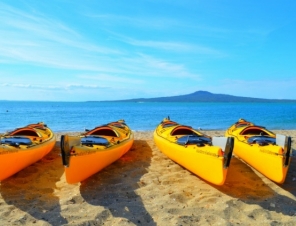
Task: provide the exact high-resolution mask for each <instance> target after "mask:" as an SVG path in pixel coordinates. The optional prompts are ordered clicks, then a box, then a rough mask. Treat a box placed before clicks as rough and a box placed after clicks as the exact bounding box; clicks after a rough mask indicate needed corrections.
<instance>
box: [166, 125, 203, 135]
mask: <svg viewBox="0 0 296 226" xmlns="http://www.w3.org/2000/svg"><path fill="white" fill-rule="evenodd" d="M177 135H195V136H198V134H196V133H195V132H194V131H193V130H192V129H191V128H190V127H187V126H178V127H176V128H175V129H173V131H172V132H171V136H177Z"/></svg>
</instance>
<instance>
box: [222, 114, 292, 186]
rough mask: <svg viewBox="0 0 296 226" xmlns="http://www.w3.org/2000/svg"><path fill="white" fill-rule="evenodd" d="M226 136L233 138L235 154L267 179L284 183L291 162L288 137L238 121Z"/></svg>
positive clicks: (289, 139) (241, 120) (244, 121)
mask: <svg viewBox="0 0 296 226" xmlns="http://www.w3.org/2000/svg"><path fill="white" fill-rule="evenodd" d="M225 136H228V137H234V139H235V145H234V150H233V152H234V154H235V155H236V156H237V157H239V158H240V159H242V160H243V161H245V162H246V163H248V164H249V165H250V166H252V167H253V168H255V169H256V170H257V171H259V172H260V173H262V174H263V175H264V176H266V177H267V178H269V179H270V180H272V181H274V182H277V183H284V181H285V179H286V175H287V172H288V169H289V165H290V161H291V137H287V136H284V135H280V134H274V133H273V132H271V131H270V130H268V129H266V128H265V127H262V126H257V125H255V124H254V123H252V122H248V121H246V120H244V119H240V120H239V121H238V122H236V123H235V124H233V125H232V126H230V127H229V129H228V130H227V131H226V132H225Z"/></svg>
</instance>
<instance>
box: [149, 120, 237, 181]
mask: <svg viewBox="0 0 296 226" xmlns="http://www.w3.org/2000/svg"><path fill="white" fill-rule="evenodd" d="M178 128H180V129H182V125H179V124H176V125H174V126H171V127H165V128H164V126H163V124H162V123H161V124H159V125H158V127H157V128H156V130H155V131H154V134H153V137H154V141H155V144H156V145H157V147H158V148H159V150H160V151H161V152H162V153H164V154H165V155H166V156H167V157H169V158H170V159H171V160H173V161H174V162H176V163H178V164H180V165H181V166H183V167H185V168H186V169H187V170H189V171H191V172H192V173H194V174H196V175H197V176H199V177H201V178H202V179H204V180H206V181H208V182H210V183H213V184H216V185H223V184H224V182H225V179H226V176H227V171H228V166H229V162H230V158H231V154H232V148H231V147H230V149H229V150H227V154H228V157H227V156H225V155H223V149H224V147H220V146H215V145H214V144H213V145H204V146H197V145H180V144H178V143H176V139H178V138H179V137H182V136H183V135H184V134H182V133H186V130H184V128H185V129H187V130H188V131H190V130H191V131H192V132H193V133H194V134H197V135H199V136H203V135H204V134H201V133H200V132H199V131H196V130H194V129H192V128H190V127H184V128H183V131H182V132H181V133H180V134H178V135H176V136H175V135H174V134H173V133H174V131H175V132H176V129H178ZM191 134H192V133H191ZM227 158H228V159H227Z"/></svg>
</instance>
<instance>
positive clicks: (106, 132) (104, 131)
mask: <svg viewBox="0 0 296 226" xmlns="http://www.w3.org/2000/svg"><path fill="white" fill-rule="evenodd" d="M86 135H93V136H109V137H119V135H118V134H117V133H116V132H115V131H114V130H113V129H111V128H110V127H107V126H104V127H98V128H95V129H94V130H91V131H89V132H87V133H86Z"/></svg>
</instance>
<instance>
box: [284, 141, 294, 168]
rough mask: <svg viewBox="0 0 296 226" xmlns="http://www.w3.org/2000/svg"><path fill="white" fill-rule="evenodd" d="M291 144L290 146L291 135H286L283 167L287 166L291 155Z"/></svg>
mask: <svg viewBox="0 0 296 226" xmlns="http://www.w3.org/2000/svg"><path fill="white" fill-rule="evenodd" d="M291 146H292V140H291V137H287V142H286V144H285V149H286V148H287V150H285V151H286V154H285V162H284V167H287V166H288V165H289V160H290V157H291Z"/></svg>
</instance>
